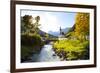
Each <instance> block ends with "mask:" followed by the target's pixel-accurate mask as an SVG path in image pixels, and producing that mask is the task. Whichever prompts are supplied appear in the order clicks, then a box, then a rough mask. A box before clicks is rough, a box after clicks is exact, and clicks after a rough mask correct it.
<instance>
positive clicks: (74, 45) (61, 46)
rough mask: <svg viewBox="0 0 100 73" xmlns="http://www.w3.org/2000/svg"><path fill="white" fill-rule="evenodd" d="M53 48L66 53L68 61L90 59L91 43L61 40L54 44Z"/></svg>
mask: <svg viewBox="0 0 100 73" xmlns="http://www.w3.org/2000/svg"><path fill="white" fill-rule="evenodd" d="M53 48H54V49H55V50H56V51H57V52H60V51H64V52H66V55H64V56H66V60H77V59H88V58H86V57H87V56H89V53H88V52H89V51H88V50H89V41H84V42H81V41H79V40H59V41H57V42H56V43H54V45H53Z"/></svg>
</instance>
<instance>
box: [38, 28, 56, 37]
mask: <svg viewBox="0 0 100 73" xmlns="http://www.w3.org/2000/svg"><path fill="white" fill-rule="evenodd" d="M38 34H40V35H41V36H42V37H45V35H46V34H48V36H49V37H51V38H56V37H57V36H54V35H52V34H49V33H46V32H44V31H42V30H40V29H39V31H38Z"/></svg>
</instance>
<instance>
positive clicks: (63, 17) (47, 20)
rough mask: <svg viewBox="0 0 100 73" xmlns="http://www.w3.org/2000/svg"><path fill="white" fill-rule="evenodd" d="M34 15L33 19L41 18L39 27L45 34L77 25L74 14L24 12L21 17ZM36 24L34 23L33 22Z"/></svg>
mask: <svg viewBox="0 0 100 73" xmlns="http://www.w3.org/2000/svg"><path fill="white" fill-rule="evenodd" d="M24 15H32V16H33V18H34V17H36V16H40V22H39V23H40V24H41V26H40V27H39V28H40V29H41V30H43V31H45V32H49V31H52V32H56V31H59V28H60V27H61V28H66V27H72V26H73V25H74V23H75V15H76V13H74V12H54V11H32V10H22V11H21V16H24ZM33 22H34V21H33Z"/></svg>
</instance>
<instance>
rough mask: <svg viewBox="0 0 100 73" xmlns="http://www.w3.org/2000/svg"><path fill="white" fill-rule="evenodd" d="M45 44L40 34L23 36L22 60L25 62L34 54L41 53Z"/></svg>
mask: <svg viewBox="0 0 100 73" xmlns="http://www.w3.org/2000/svg"><path fill="white" fill-rule="evenodd" d="M42 46H43V42H42V41H41V37H40V35H38V34H29V35H26V34H23V35H21V60H22V61H25V60H28V58H29V57H30V56H31V55H32V53H39V52H40V50H41V47H42Z"/></svg>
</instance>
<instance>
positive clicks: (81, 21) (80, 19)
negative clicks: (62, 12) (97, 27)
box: [74, 13, 89, 40]
mask: <svg viewBox="0 0 100 73" xmlns="http://www.w3.org/2000/svg"><path fill="white" fill-rule="evenodd" d="M74 31H75V35H76V36H77V37H78V38H79V39H80V40H84V39H85V36H87V35H89V13H77V15H76V19H75V30H74Z"/></svg>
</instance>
